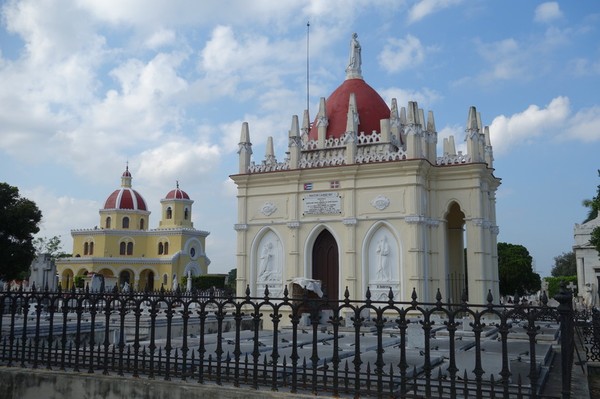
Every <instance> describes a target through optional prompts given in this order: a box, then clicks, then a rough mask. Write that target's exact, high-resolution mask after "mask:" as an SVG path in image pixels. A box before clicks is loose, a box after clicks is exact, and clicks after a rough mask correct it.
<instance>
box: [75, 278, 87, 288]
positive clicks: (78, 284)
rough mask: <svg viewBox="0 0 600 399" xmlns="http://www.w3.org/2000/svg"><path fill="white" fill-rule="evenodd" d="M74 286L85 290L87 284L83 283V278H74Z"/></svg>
mask: <svg viewBox="0 0 600 399" xmlns="http://www.w3.org/2000/svg"><path fill="white" fill-rule="evenodd" d="M73 284H75V288H83V287H84V284H85V281H83V276H75V277H73Z"/></svg>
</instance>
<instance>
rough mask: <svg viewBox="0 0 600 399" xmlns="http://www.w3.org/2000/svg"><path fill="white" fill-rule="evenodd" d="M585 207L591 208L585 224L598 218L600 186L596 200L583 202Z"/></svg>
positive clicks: (597, 189)
mask: <svg viewBox="0 0 600 399" xmlns="http://www.w3.org/2000/svg"><path fill="white" fill-rule="evenodd" d="M598 176H600V169H599V170H598ZM583 206H585V207H586V208H589V211H588V214H587V217H586V218H585V220H584V221H583V223H586V222H589V221H590V220H594V219H596V217H598V211H599V210H600V185H598V187H597V188H596V196H595V197H594V198H592V199H591V200H590V199H586V200H583Z"/></svg>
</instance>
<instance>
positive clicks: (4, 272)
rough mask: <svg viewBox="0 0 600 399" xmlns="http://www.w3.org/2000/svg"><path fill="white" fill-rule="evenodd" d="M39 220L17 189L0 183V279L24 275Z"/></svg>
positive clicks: (31, 252)
mask: <svg viewBox="0 0 600 399" xmlns="http://www.w3.org/2000/svg"><path fill="white" fill-rule="evenodd" d="M41 220H42V212H41V211H40V210H39V209H38V207H37V205H36V204H35V202H33V201H31V200H29V199H27V198H23V197H21V196H20V195H19V189H18V188H17V187H13V186H11V185H9V184H7V183H0V279H3V280H12V279H18V278H23V277H25V276H26V275H27V272H28V270H29V266H30V265H31V262H32V261H33V258H34V257H35V248H34V246H33V235H34V234H36V233H37V232H38V231H39V230H40V229H39V228H38V224H39V223H40V221H41Z"/></svg>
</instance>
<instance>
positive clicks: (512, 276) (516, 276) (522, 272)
mask: <svg viewBox="0 0 600 399" xmlns="http://www.w3.org/2000/svg"><path fill="white" fill-rule="evenodd" d="M532 264H533V259H532V257H531V255H530V254H529V251H528V250H527V248H525V247H524V246H523V245H517V244H508V243H505V242H499V243H498V275H499V278H500V294H501V295H513V294H515V293H516V294H518V295H524V294H530V293H533V292H535V291H538V290H539V289H540V287H541V285H542V280H541V278H540V275H539V274H537V273H535V272H534V271H533V266H532Z"/></svg>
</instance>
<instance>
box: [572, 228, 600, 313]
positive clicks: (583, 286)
mask: <svg viewBox="0 0 600 399" xmlns="http://www.w3.org/2000/svg"><path fill="white" fill-rule="evenodd" d="M598 226H600V216H598V217H596V218H595V219H593V220H590V221H589V222H586V223H582V224H577V223H576V224H575V227H574V229H573V235H574V237H575V245H573V252H574V253H575V260H576V261H577V289H578V292H579V296H580V297H581V298H582V299H583V300H584V301H585V304H586V305H588V306H598V304H599V302H598V287H599V286H600V259H599V258H598V256H599V254H598V251H597V250H596V248H594V246H592V245H591V244H590V238H591V235H592V230H594V228H596V227H598Z"/></svg>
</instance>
